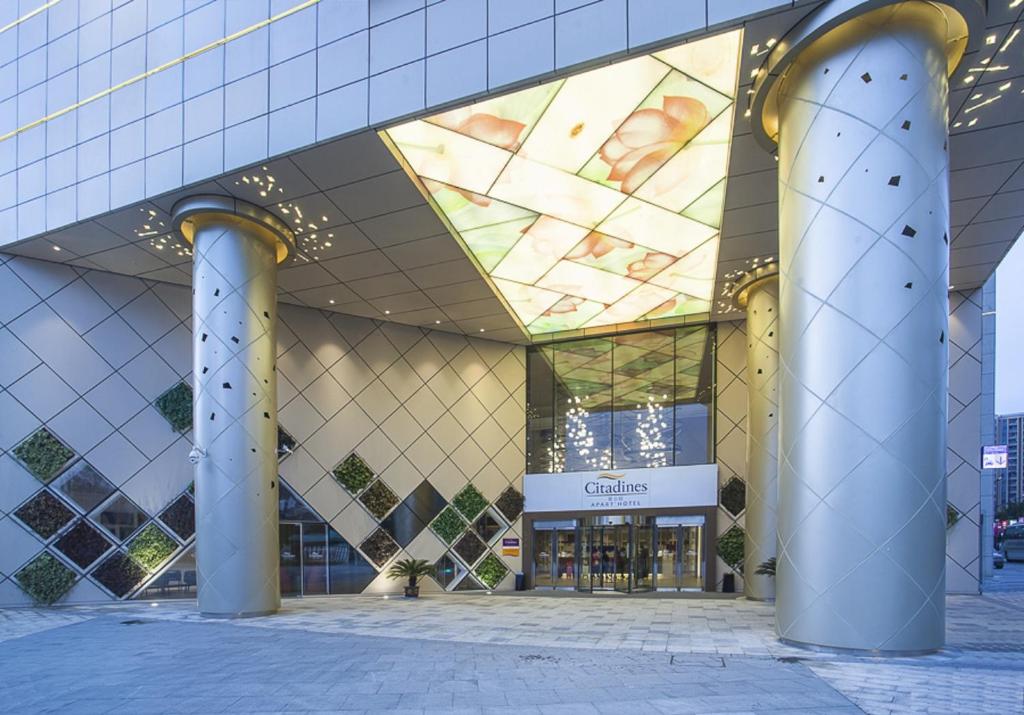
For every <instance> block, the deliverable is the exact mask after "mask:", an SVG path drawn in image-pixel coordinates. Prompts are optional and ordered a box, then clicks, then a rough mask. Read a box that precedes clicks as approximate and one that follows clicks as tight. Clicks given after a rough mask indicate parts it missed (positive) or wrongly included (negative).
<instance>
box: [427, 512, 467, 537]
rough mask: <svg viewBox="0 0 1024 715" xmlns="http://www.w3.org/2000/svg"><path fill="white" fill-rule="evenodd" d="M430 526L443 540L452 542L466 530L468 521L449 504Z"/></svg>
mask: <svg viewBox="0 0 1024 715" xmlns="http://www.w3.org/2000/svg"><path fill="white" fill-rule="evenodd" d="M430 528H431V529H433V530H434V533H435V534H437V535H438V537H439V538H440V539H441V541H443V542H444V543H446V544H450V543H452V542H453V541H455V539H457V538H458V537H459V535H460V534H461V533H462V532H463V531H465V530H466V522H464V521H463V520H462V517H461V516H459V512H457V511H455V509H454V508H452V507H450V506H449V507H445V509H444V511H442V512H441V513H440V514H438V515H437V518H436V519H434V521H433V523H432V524H431V525H430Z"/></svg>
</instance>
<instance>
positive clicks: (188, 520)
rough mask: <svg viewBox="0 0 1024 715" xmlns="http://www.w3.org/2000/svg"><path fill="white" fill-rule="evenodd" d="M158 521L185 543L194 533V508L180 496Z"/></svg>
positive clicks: (190, 500) (189, 501) (183, 495)
mask: <svg viewBox="0 0 1024 715" xmlns="http://www.w3.org/2000/svg"><path fill="white" fill-rule="evenodd" d="M282 486H283V485H282ZM160 521H162V522H163V523H164V526H166V527H167V528H169V529H170V530H171V531H173V532H174V533H175V534H177V535H178V538H180V539H181V540H182V541H185V540H186V539H188V538H189V537H191V536H192V534H194V533H196V506H195V504H194V503H193V502H192V499H191V498H190V497H189V496H188V495H187V494H182V495H181V496H180V497H178V498H177V499H175V500H174V501H173V502H171V504H170V506H168V507H167V508H166V509H164V511H163V513H162V514H160Z"/></svg>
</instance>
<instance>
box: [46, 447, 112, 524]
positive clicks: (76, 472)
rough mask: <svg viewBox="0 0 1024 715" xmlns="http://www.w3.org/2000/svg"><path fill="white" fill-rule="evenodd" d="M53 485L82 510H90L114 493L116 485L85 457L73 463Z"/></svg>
mask: <svg viewBox="0 0 1024 715" xmlns="http://www.w3.org/2000/svg"><path fill="white" fill-rule="evenodd" d="M52 486H53V487H54V488H56V489H57V491H59V492H60V493H61V494H63V495H64V496H66V497H67V498H68V499H70V500H71V501H72V503H74V504H77V505H78V506H79V507H80V508H81V509H82V511H89V510H90V509H92V508H93V507H95V506H96V505H97V504H99V503H100V502H101V501H103V500H104V499H106V498H107V497H109V496H110V495H111V494H113V493H114V485H113V484H111V483H110V482H109V481H107V479H106V478H105V477H104V476H103V475H102V474H100V473H99V472H97V471H96V470H95V469H93V468H92V465H91V464H89V463H88V462H86V461H85V460H84V459H82V460H79V461H78V462H75V463H74V464H73V465H71V467H70V468H69V469H68V470H67V471H65V472H64V473H63V474H61V475H60V476H59V477H57V479H55V480H54V482H53V485H52Z"/></svg>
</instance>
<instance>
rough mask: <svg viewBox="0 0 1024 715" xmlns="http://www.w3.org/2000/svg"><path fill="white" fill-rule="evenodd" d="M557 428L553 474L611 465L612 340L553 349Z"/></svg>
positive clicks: (583, 341) (580, 343)
mask: <svg viewBox="0 0 1024 715" xmlns="http://www.w3.org/2000/svg"><path fill="white" fill-rule="evenodd" d="M552 354H553V358H554V379H555V385H554V392H555V429H554V439H553V440H552V444H551V447H550V452H551V455H552V458H551V460H550V463H551V466H552V467H553V468H552V469H551V471H553V472H586V471H589V470H593V469H610V468H611V466H612V455H611V453H612V434H611V408H612V389H611V388H612V341H611V340H609V339H607V338H596V339H592V340H577V341H573V342H569V343H559V344H558V345H555V346H553V350H552Z"/></svg>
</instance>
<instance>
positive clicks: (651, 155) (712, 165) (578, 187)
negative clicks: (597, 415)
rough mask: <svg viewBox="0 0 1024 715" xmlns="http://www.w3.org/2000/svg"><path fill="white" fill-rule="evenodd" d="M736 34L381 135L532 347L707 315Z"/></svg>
mask: <svg viewBox="0 0 1024 715" xmlns="http://www.w3.org/2000/svg"><path fill="white" fill-rule="evenodd" d="M740 40H741V31H739V30H737V31H734V32H729V33H726V34H723V35H717V36H715V37H709V38H707V39H703V40H699V41H695V42H690V43H687V44H685V45H681V46H679V47H675V48H672V49H669V50H664V51H660V52H655V53H653V54H651V55H645V56H642V57H636V58H634V59H630V60H626V61H624V62H619V63H617V64H614V65H609V66H606V67H601V68H599V69H596V70H592V71H590V72H586V73H583V74H579V75H575V76H573V77H569V78H568V79H563V80H557V81H554V82H548V83H546V84H542V85H539V86H536V87H530V88H527V89H523V90H520V91H518V92H514V93H512V94H507V95H504V96H501V97H495V98H492V99H487V100H485V101H481V102H478V103H476V104H472V105H470V106H468V107H462V108H459V109H454V110H451V111H448V112H443V113H441V114H436V115H434V116H431V117H426V118H425V119H422V120H414V121H411V122H408V123H406V124H402V125H400V126H397V127H393V128H392V129H388V130H387V131H385V132H382V134H383V135H384V136H386V137H387V138H388V139H389V140H390V142H388V143H389V145H390V146H392V148H393V150H394V151H396V153H398V154H399V155H400V158H401V159H404V163H405V165H406V166H407V168H408V169H409V170H410V171H411V172H412V173H413V174H414V175H415V177H416V178H417V179H418V180H419V181H420V182H421V185H422V187H423V189H424V190H425V193H426V194H427V195H429V196H430V197H431V198H432V200H433V205H434V208H435V209H436V210H437V211H438V213H440V214H441V215H442V217H443V218H444V219H446V220H447V222H448V224H449V226H450V227H451V228H452V229H453V231H454V233H455V234H456V235H457V236H458V238H460V239H461V241H462V243H463V246H464V247H465V248H466V249H467V251H468V252H469V253H470V254H471V255H472V256H473V257H474V258H475V259H476V262H477V264H478V265H479V266H480V268H481V269H482V270H483V271H484V272H485V273H486V274H487V276H488V277H489V278H490V280H491V282H492V284H493V285H494V287H495V289H496V290H497V291H498V292H499V293H500V294H501V296H502V297H503V298H504V299H505V301H506V302H507V303H508V305H510V306H511V308H512V310H513V311H514V312H515V314H516V316H517V317H518V319H519V320H520V322H521V323H522V324H523V325H524V326H525V327H526V330H527V332H528V333H529V334H530V335H534V336H535V335H543V334H547V333H557V332H562V331H566V330H576V329H579V328H593V327H599V326H610V325H616V324H619V323H629V322H634V321H641V320H655V319H663V318H679V317H681V316H685V315H692V314H694V313H706V312H709V311H710V310H711V294H712V290H713V284H714V279H715V269H716V265H717V259H718V237H719V228H720V226H721V221H722V210H723V207H724V203H725V181H726V174H727V172H728V163H729V149H730V145H731V141H732V120H733V103H734V102H735V99H736V87H737V73H738V68H739V51H740Z"/></svg>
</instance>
